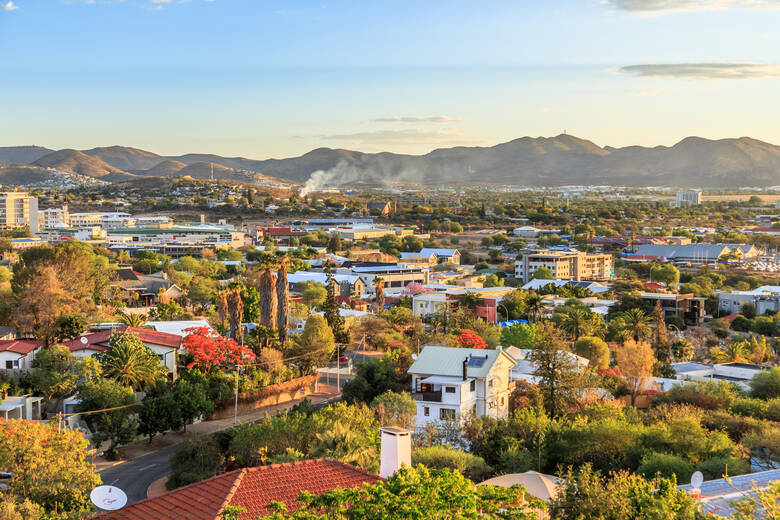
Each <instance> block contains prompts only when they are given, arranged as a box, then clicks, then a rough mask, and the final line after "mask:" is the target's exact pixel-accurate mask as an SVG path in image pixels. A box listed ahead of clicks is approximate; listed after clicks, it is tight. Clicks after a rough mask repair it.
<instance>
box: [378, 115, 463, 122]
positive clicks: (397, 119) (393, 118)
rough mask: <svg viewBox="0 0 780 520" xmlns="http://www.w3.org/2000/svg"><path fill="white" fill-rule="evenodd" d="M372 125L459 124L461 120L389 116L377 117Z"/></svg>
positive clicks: (443, 117) (439, 117)
mask: <svg viewBox="0 0 780 520" xmlns="http://www.w3.org/2000/svg"><path fill="white" fill-rule="evenodd" d="M371 122H372V123H461V122H463V119H458V118H457V117H448V116H422V117H421V116H391V117H378V118H376V119H372V120H371Z"/></svg>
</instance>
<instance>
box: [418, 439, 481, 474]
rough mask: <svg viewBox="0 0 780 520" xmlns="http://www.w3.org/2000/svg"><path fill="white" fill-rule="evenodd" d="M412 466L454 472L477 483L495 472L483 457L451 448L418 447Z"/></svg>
mask: <svg viewBox="0 0 780 520" xmlns="http://www.w3.org/2000/svg"><path fill="white" fill-rule="evenodd" d="M412 464H413V465H414V466H417V465H418V464H422V465H423V466H425V467H426V468H428V469H432V470H437V469H450V470H454V471H457V472H459V473H460V474H462V475H463V476H464V477H466V478H467V479H470V480H473V481H475V482H481V481H483V480H485V479H486V478H488V477H489V476H490V474H491V473H492V471H493V468H491V467H490V466H488V465H487V463H486V462H485V459H483V458H482V457H478V456H477V455H473V454H471V453H467V452H465V451H462V450H459V449H457V448H451V447H449V446H421V447H417V448H415V450H414V451H413V452H412Z"/></svg>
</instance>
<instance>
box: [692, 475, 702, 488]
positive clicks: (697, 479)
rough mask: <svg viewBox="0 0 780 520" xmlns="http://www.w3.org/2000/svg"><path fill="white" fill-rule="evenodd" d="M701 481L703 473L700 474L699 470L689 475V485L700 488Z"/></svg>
mask: <svg viewBox="0 0 780 520" xmlns="http://www.w3.org/2000/svg"><path fill="white" fill-rule="evenodd" d="M703 482H704V475H702V473H701V471H696V472H695V473H694V474H693V475H691V486H693V487H695V488H696V489H699V488H701V485H702V483H703Z"/></svg>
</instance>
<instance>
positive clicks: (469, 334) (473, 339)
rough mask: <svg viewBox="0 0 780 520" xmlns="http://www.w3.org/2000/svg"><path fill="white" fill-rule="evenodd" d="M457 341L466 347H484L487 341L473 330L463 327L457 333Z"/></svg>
mask: <svg viewBox="0 0 780 520" xmlns="http://www.w3.org/2000/svg"><path fill="white" fill-rule="evenodd" d="M458 343H459V344H460V345H462V346H463V347H466V348H478V349H486V348H487V346H488V345H487V343H485V340H483V339H482V338H481V337H480V336H479V334H477V333H476V332H474V331H473V330H469V329H464V330H461V331H460V334H458Z"/></svg>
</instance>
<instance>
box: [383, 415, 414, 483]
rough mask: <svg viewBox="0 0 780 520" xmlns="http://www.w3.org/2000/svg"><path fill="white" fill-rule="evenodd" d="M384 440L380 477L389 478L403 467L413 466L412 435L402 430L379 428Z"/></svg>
mask: <svg viewBox="0 0 780 520" xmlns="http://www.w3.org/2000/svg"><path fill="white" fill-rule="evenodd" d="M379 433H380V435H381V438H382V445H381V453H380V462H379V476H380V477H382V478H387V477H389V476H390V475H392V474H393V473H395V472H396V471H398V470H399V469H401V465H406V466H408V467H411V466H412V435H411V432H409V430H403V429H401V428H393V427H389V428H379Z"/></svg>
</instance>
